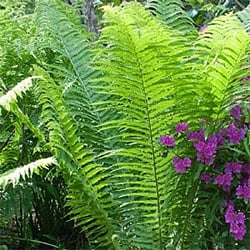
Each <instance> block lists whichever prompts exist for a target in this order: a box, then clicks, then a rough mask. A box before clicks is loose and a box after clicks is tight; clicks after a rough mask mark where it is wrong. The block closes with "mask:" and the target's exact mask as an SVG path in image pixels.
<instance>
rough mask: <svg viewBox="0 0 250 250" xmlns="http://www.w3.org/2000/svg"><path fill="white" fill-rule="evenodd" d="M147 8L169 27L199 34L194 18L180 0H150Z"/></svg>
mask: <svg viewBox="0 0 250 250" xmlns="http://www.w3.org/2000/svg"><path fill="white" fill-rule="evenodd" d="M146 8H148V9H149V10H150V11H152V12H153V13H154V14H156V16H158V17H159V18H160V20H162V21H163V23H164V24H166V25H167V26H168V27H169V28H171V29H174V30H178V31H180V32H182V33H185V34H188V33H191V34H196V35H197V34H198V32H197V30H196V28H195V26H194V23H193V21H192V19H191V18H190V17H189V15H188V14H187V12H186V11H185V10H184V6H183V3H182V1H180V0H149V1H148V2H147V3H146Z"/></svg>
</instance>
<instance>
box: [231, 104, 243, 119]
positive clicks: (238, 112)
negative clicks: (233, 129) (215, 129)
mask: <svg viewBox="0 0 250 250" xmlns="http://www.w3.org/2000/svg"><path fill="white" fill-rule="evenodd" d="M230 114H231V116H232V117H233V118H234V119H239V118H240V115H241V106H239V105H236V106H234V107H233V108H232V109H231V110H230Z"/></svg>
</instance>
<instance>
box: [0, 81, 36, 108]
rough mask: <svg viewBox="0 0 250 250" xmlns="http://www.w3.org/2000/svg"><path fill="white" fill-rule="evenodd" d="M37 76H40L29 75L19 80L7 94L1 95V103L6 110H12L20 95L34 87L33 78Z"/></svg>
mask: <svg viewBox="0 0 250 250" xmlns="http://www.w3.org/2000/svg"><path fill="white" fill-rule="evenodd" d="M36 78H39V77H36V76H33V77H28V78H26V79H24V80H22V81H21V82H19V83H18V84H17V85H16V86H15V87H14V88H13V89H11V90H10V91H8V92H7V93H6V94H5V95H3V96H1V97H0V105H1V106H3V107H4V108H5V109H6V110H8V111H10V109H11V108H10V106H11V104H12V103H15V102H16V101H17V97H18V96H20V97H21V96H22V94H23V93H25V92H26V91H27V90H29V89H30V88H31V87H32V79H36Z"/></svg>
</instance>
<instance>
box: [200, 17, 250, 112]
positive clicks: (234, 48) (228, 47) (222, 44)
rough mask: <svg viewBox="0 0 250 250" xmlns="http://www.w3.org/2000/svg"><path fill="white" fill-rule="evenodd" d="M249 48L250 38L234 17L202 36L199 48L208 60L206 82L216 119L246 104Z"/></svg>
mask: <svg viewBox="0 0 250 250" xmlns="http://www.w3.org/2000/svg"><path fill="white" fill-rule="evenodd" d="M249 45H250V38H249V35H248V34H247V33H246V32H245V31H244V29H243V28H242V26H241V25H240V23H239V21H238V20H237V18H236V16H234V15H226V16H221V17H219V18H217V19H215V20H214V21H213V22H212V23H211V25H210V26H209V27H208V29H207V30H206V32H205V33H204V35H203V36H201V40H200V43H199V45H198V47H199V46H201V47H200V50H201V52H200V54H202V55H203V56H204V55H205V58H206V59H205V58H204V59H205V64H204V65H205V68H204V71H203V72H204V78H203V81H204V82H206V84H207V86H211V91H210V93H211V95H212V99H213V100H214V104H213V105H214V107H213V109H214V112H215V114H216V116H217V117H220V116H221V115H222V116H223V114H225V109H228V107H229V106H232V105H233V103H235V102H244V101H247V99H246V98H247V93H249V85H248V84H244V83H243V78H244V77H246V76H248V75H249V61H248V60H249V52H250V46H249Z"/></svg>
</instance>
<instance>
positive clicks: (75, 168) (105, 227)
mask: <svg viewBox="0 0 250 250" xmlns="http://www.w3.org/2000/svg"><path fill="white" fill-rule="evenodd" d="M36 72H37V73H38V74H39V75H42V76H43V77H44V79H46V80H44V81H41V82H40V85H39V88H38V89H37V91H38V94H39V102H40V103H41V105H42V109H43V110H42V120H43V122H44V124H45V126H46V127H47V129H48V132H49V135H48V136H49V146H50V148H51V152H52V153H53V154H54V155H55V157H56V159H57V162H58V164H59V167H58V173H60V175H62V176H63V177H64V179H65V181H66V184H67V185H68V190H69V195H68V197H69V200H68V203H67V205H68V206H70V207H71V212H70V215H71V217H72V219H73V220H75V221H76V222H77V224H78V225H79V226H81V227H82V229H83V231H84V232H85V234H86V236H87V237H88V238H89V240H91V243H93V245H95V246H105V247H109V249H113V248H117V246H116V245H117V243H116V239H115V238H113V234H114V232H115V231H114V226H113V224H112V217H111V216H110V215H109V213H108V211H110V212H111V213H112V209H111V208H112V202H111V199H110V195H109V193H108V192H107V191H106V187H107V186H108V184H107V183H106V179H107V177H108V172H107V169H106V168H105V167H104V166H100V165H98V164H96V163H95V161H94V157H93V156H92V155H91V152H90V150H89V149H88V148H87V147H86V146H85V145H84V142H81V141H80V139H79V137H78V136H77V134H78V132H77V129H78V127H77V125H76V123H75V122H74V120H73V118H72V117H71V114H70V111H69V110H68V109H67V105H66V103H65V101H64V99H63V95H62V92H63V91H62V87H61V86H59V85H56V84H55V82H54V81H53V80H52V78H50V76H49V75H48V73H46V72H45V71H44V70H42V69H41V68H38V67H36ZM86 136H87V135H86ZM110 209H111V210H110Z"/></svg>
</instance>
